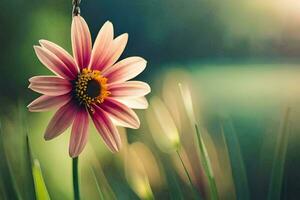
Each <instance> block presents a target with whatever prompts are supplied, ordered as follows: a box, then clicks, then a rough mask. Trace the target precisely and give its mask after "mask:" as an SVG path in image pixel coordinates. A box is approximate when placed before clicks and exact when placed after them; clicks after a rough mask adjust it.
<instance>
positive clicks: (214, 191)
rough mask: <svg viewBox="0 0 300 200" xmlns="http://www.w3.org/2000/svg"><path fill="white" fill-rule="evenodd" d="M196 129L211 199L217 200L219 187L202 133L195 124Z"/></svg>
mask: <svg viewBox="0 0 300 200" xmlns="http://www.w3.org/2000/svg"><path fill="white" fill-rule="evenodd" d="M195 129H196V134H197V139H198V145H199V150H200V154H201V155H200V161H201V164H202V165H203V169H204V173H205V175H206V176H207V179H208V184H209V190H210V199H212V200H217V199H219V198H218V190H217V185H216V181H215V178H214V175H213V172H212V169H211V163H210V160H209V157H208V155H207V151H206V148H205V145H204V142H203V139H202V137H201V135H200V131H199V128H198V125H197V124H195Z"/></svg>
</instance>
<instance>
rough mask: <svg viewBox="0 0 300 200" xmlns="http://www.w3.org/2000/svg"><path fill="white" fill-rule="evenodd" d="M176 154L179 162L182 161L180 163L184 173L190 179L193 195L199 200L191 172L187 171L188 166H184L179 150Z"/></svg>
mask: <svg viewBox="0 0 300 200" xmlns="http://www.w3.org/2000/svg"><path fill="white" fill-rule="evenodd" d="M176 153H177V155H178V158H179V160H180V162H181V164H182V166H183V169H184V172H185V174H186V176H187V177H188V179H189V182H190V185H191V187H192V190H193V195H194V197H195V199H198V198H197V196H198V195H197V192H196V189H195V188H194V185H193V182H192V179H191V176H190V174H189V172H188V170H187V168H186V166H185V164H184V162H183V160H182V157H181V155H180V153H179V151H178V150H176Z"/></svg>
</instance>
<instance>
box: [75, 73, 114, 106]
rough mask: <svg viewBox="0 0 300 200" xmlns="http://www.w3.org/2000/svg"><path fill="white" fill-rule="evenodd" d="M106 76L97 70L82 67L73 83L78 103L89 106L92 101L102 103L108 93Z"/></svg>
mask: <svg viewBox="0 0 300 200" xmlns="http://www.w3.org/2000/svg"><path fill="white" fill-rule="evenodd" d="M106 83H107V78H105V77H103V76H102V75H101V72H100V71H98V70H91V69H88V68H84V69H83V70H82V72H81V73H80V74H79V75H78V78H77V79H76V81H75V84H74V93H75V97H76V99H77V100H78V101H79V103H80V104H85V105H87V106H89V105H90V104H92V103H102V102H103V101H104V99H105V98H106V97H107V96H108V95H109V94H110V92H109V91H107V84H106Z"/></svg>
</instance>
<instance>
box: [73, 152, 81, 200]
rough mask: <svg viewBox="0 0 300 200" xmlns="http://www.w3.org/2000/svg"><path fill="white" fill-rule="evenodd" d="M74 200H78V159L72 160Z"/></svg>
mask: <svg viewBox="0 0 300 200" xmlns="http://www.w3.org/2000/svg"><path fill="white" fill-rule="evenodd" d="M72 171H73V190H74V200H80V193H79V180H78V157H76V158H72Z"/></svg>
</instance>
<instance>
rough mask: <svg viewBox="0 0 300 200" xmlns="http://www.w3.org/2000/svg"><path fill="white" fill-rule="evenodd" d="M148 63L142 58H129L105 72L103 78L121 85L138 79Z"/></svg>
mask: <svg viewBox="0 0 300 200" xmlns="http://www.w3.org/2000/svg"><path fill="white" fill-rule="evenodd" d="M146 64H147V61H146V60H145V59H143V58H141V57H129V58H126V59H124V60H121V61H119V62H117V63H116V64H114V65H113V66H112V67H108V68H106V70H104V71H103V72H102V73H103V76H105V77H107V79H108V80H107V81H108V82H109V83H120V82H124V81H127V80H129V79H132V78H134V77H136V76H137V75H138V74H140V73H141V72H142V71H143V70H144V69H145V67H146Z"/></svg>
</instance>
